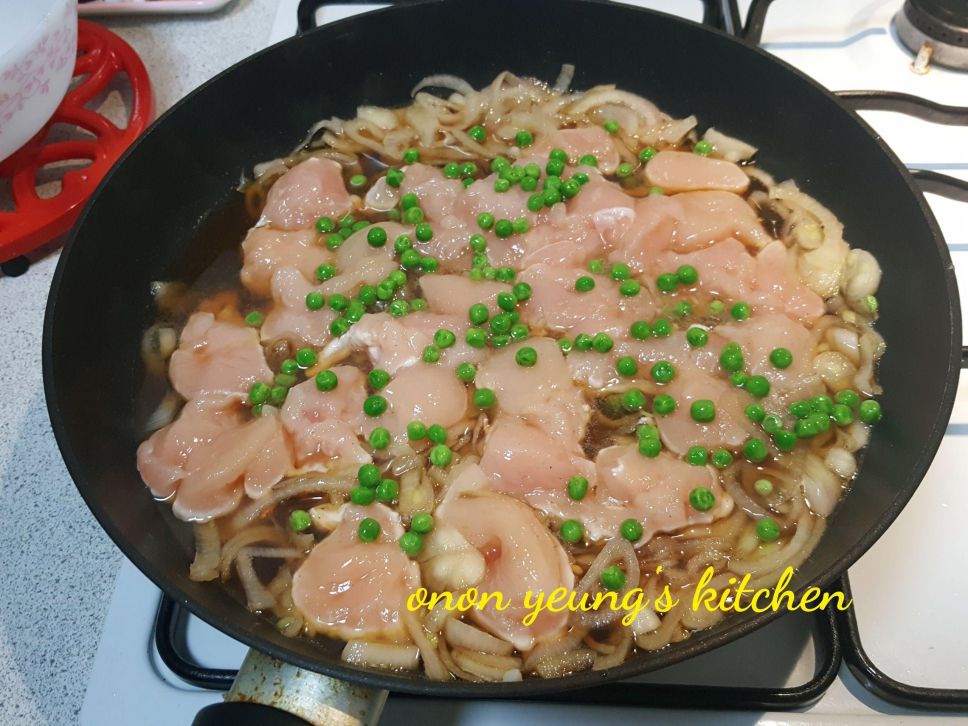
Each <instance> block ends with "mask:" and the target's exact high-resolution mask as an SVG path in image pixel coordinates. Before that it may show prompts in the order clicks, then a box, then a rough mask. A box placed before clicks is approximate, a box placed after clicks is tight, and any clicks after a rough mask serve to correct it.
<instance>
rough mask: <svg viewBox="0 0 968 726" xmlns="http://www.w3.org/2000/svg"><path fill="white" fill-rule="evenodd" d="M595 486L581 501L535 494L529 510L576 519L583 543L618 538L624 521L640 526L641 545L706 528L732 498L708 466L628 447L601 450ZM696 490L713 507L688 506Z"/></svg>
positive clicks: (560, 495)
mask: <svg viewBox="0 0 968 726" xmlns="http://www.w3.org/2000/svg"><path fill="white" fill-rule="evenodd" d="M596 466H597V473H598V476H597V479H596V481H597V486H595V487H594V488H593V489H591V490H590V491H589V493H588V494H587V495H586V496H585V498H584V499H582V500H581V501H578V502H576V501H574V500H572V499H569V498H568V495H567V494H566V493H564V492H563V491H562V492H555V493H539V494H537V495H535V496H533V497H531V498H530V499H529V501H530V503H531V505H532V506H534V507H536V508H538V509H540V510H541V511H543V512H545V513H547V514H548V515H549V516H552V517H554V518H555V519H561V520H563V519H577V520H579V521H580V522H581V523H582V524H583V525H584V527H585V535H586V538H587V539H588V540H591V541H601V540H607V539H610V538H612V537H615V536H617V535H618V532H619V529H620V527H621V524H622V522H623V521H625V520H626V519H635V520H637V521H638V522H640V523H641V525H642V538H641V539H639V540H638V541H637V542H635V546H636V547H641V546H643V545H644V544H646V543H647V542H648V541H649V540H650V539H652V537H653V536H654V535H655V534H657V533H660V532H677V531H679V530H681V529H683V528H685V527H691V526H695V525H700V524H709V523H710V522H713V521H715V520H717V519H719V518H721V517H725V516H727V515H728V514H729V513H730V512H731V511H732V510H733V500H732V498H731V497H730V496H729V495H728V494H726V493H725V492H724V491H723V489H722V487H721V486H720V484H719V480H718V477H717V476H716V473H715V471H714V470H713V469H712V468H711V467H708V466H692V465H690V464H687V463H686V462H685V461H683V460H682V459H680V458H678V457H675V456H672V455H671V454H668V453H665V452H663V453H660V454H659V455H658V456H657V457H655V458H649V457H647V456H643V455H642V454H640V453H639V451H638V448H637V447H636V446H633V445H624V446H610V447H608V448H606V449H602V450H601V451H600V452H599V454H598V458H597V460H596ZM696 487H708V488H709V489H710V490H711V491H712V492H713V494H714V495H715V497H716V504H715V505H714V506H713V508H712V509H710V510H709V511H707V512H700V511H698V510H696V509H694V508H693V507H692V505H691V504H690V503H689V493H690V492H691V491H692V490H693V489H695V488H696Z"/></svg>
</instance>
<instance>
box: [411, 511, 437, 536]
mask: <svg viewBox="0 0 968 726" xmlns="http://www.w3.org/2000/svg"><path fill="white" fill-rule="evenodd" d="M410 529H411V531H413V532H416V533H417V534H430V533H431V532H432V531H433V529H434V518H433V516H432V515H430V514H428V513H427V512H417V513H416V514H415V515H413V519H411V520H410Z"/></svg>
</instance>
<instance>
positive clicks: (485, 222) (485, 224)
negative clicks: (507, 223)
mask: <svg viewBox="0 0 968 726" xmlns="http://www.w3.org/2000/svg"><path fill="white" fill-rule="evenodd" d="M477 226H478V227H480V228H481V229H490V228H491V227H493V226H494V215H493V214H491V213H490V212H481V213H480V214H478V215H477Z"/></svg>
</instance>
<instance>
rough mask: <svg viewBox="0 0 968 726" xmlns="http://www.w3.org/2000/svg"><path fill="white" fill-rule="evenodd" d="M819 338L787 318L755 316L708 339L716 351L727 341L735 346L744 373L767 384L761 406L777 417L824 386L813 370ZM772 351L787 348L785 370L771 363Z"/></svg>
mask: <svg viewBox="0 0 968 726" xmlns="http://www.w3.org/2000/svg"><path fill="white" fill-rule="evenodd" d="M819 337H820V334H819V332H817V331H814V330H808V329H807V328H805V327H803V325H801V324H799V323H797V322H796V321H794V320H791V319H790V318H789V317H788V316H786V315H781V314H778V313H757V314H755V315H753V317H751V318H750V319H749V320H744V321H743V322H741V323H729V324H726V325H720V326H717V327H716V328H715V329H714V331H713V333H712V334H711V335H710V344H716V345H717V347H718V346H720V345H722V344H723V343H724V342H726V341H733V342H735V343H738V344H739V346H740V350H741V351H742V352H743V360H744V362H745V364H746V365H745V368H744V370H746V371H747V372H749V373H750V374H751V375H759V376H763V377H765V378H766V379H767V380H768V381H769V382H770V395H769V396H767V398H766V399H764V401H763V402H762V403H763V405H764V406H765V407H767V409H768V410H770V411H771V412H772V413H780V412H782V411H783V410H785V409H786V407H787V405H789V403H791V402H793V401H795V400H798V399H801V398H806V397H808V396H815V395H817V394H819V393H823V385H822V383H821V381H820V379H819V377H818V376H817V374H816V373H815V372H814V370H813V358H814V351H815V350H816V347H817V343H818V339H819ZM714 338H715V339H716V340H715V341H714ZM774 348H787V349H788V350H789V351H790V352H791V353H792V354H793V363H791V364H790V366H789V367H788V368H783V369H781V368H776V367H775V366H774V365H773V364H772V363H771V362H770V353H771V352H772V351H773V349H774Z"/></svg>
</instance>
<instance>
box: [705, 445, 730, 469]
mask: <svg viewBox="0 0 968 726" xmlns="http://www.w3.org/2000/svg"><path fill="white" fill-rule="evenodd" d="M710 458H711V460H712V463H713V466H715V467H716V468H717V469H725V468H726V467H727V466H729V465H730V464H732V463H733V455H732V454H730V453H729V452H728V451H726V449H722V448H719V449H716V451H714V452H713V455H712V457H710Z"/></svg>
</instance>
